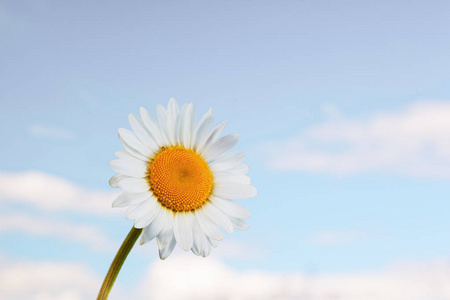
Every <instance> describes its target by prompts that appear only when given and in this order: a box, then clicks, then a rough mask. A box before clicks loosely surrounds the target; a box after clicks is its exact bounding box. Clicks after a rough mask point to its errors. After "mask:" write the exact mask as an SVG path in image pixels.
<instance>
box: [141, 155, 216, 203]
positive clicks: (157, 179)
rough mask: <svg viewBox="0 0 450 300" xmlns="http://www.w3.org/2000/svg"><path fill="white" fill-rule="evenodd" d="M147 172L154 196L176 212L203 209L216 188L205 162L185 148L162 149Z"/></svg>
mask: <svg viewBox="0 0 450 300" xmlns="http://www.w3.org/2000/svg"><path fill="white" fill-rule="evenodd" d="M148 171H149V175H148V181H149V183H150V188H151V190H152V192H153V194H154V195H155V196H156V198H158V200H159V202H160V203H161V204H162V205H163V206H165V207H167V208H168V209H171V210H173V211H190V210H193V209H197V208H199V207H201V206H202V205H203V204H204V203H205V202H206V200H208V197H209V195H210V194H211V190H212V188H213V176H212V173H211V171H210V170H209V167H208V164H207V163H206V161H205V160H204V159H203V158H202V157H201V156H200V155H198V154H197V153H195V152H194V151H192V150H189V149H185V148H182V147H171V148H167V149H165V148H163V149H162V151H161V152H160V153H158V154H157V155H156V156H155V158H154V159H153V160H152V161H151V162H150V163H149V167H148Z"/></svg>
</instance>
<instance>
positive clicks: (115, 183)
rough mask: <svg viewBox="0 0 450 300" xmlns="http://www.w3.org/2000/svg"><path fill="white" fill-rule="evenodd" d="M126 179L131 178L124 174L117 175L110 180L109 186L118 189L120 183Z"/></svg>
mask: <svg viewBox="0 0 450 300" xmlns="http://www.w3.org/2000/svg"><path fill="white" fill-rule="evenodd" d="M125 178H129V177H128V176H126V175H123V174H116V175H114V176H113V177H111V179H110V180H109V185H110V186H112V187H114V188H118V187H120V181H122V179H125Z"/></svg>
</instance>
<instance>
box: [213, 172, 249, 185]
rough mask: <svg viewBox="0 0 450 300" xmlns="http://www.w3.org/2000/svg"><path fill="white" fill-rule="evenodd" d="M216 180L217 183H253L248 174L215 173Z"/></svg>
mask: <svg viewBox="0 0 450 300" xmlns="http://www.w3.org/2000/svg"><path fill="white" fill-rule="evenodd" d="M214 182H215V184H216V185H221V184H222V183H240V184H252V180H251V179H250V177H248V176H246V175H238V174H229V173H228V174H227V173H225V174H224V173H217V174H214Z"/></svg>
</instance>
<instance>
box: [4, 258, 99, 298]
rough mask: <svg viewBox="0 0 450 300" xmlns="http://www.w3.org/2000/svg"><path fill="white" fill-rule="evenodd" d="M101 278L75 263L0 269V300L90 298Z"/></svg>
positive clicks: (27, 264)
mask: <svg viewBox="0 0 450 300" xmlns="http://www.w3.org/2000/svg"><path fill="white" fill-rule="evenodd" d="M100 284H101V279H100V278H98V277H97V275H96V274H94V273H93V272H92V270H91V269H89V268H87V267H85V266H83V265H80V264H78V263H54V262H23V263H18V264H11V265H3V266H2V268H1V269H0V299H15V300H22V299H23V300H25V299H27V300H28V299H35V300H44V299H46V300H47V299H48V300H50V299H52V300H78V299H80V300H81V299H94V297H95V295H96V293H97V292H98V289H99V288H100Z"/></svg>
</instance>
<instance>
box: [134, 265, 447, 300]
mask: <svg viewBox="0 0 450 300" xmlns="http://www.w3.org/2000/svg"><path fill="white" fill-rule="evenodd" d="M449 281H450V262H449V261H436V262H428V263H404V264H399V265H396V266H391V267H389V268H386V269H382V270H379V271H372V272H354V273H334V274H306V273H290V274H289V273H285V274H283V273H274V272H263V271H258V270H253V271H237V270H235V269H232V268H230V267H227V266H226V265H224V264H223V263H221V262H220V261H217V260H213V259H206V260H204V259H199V258H196V257H190V258H187V257H171V258H170V259H168V260H167V261H164V262H160V261H158V262H156V263H155V264H154V265H152V266H151V267H150V269H149V271H148V276H147V278H146V279H144V280H143V282H142V284H141V297H139V299H160V300H172V299H174V300H175V299H181V298H182V299H198V300H201V299H258V300H269V299H292V300H293V299H303V300H328V299H346V300H361V299H364V300H379V299H389V300H419V299H449V298H450V286H449V285H448V284H447V283H448V282H449ZM174 285H176V288H174Z"/></svg>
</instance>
